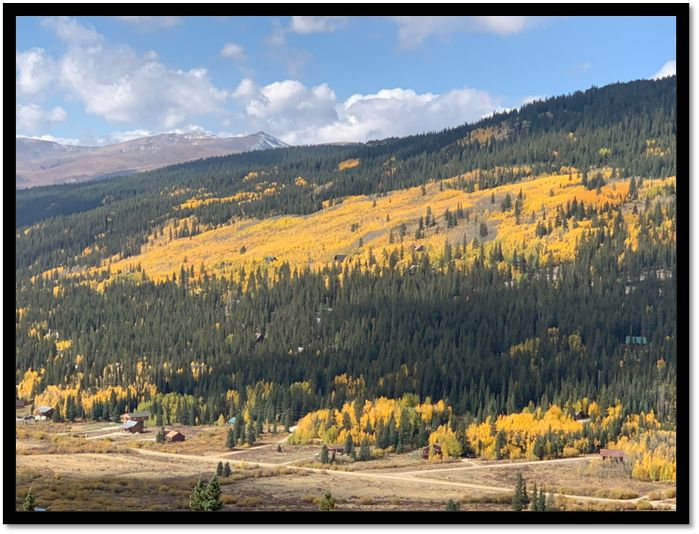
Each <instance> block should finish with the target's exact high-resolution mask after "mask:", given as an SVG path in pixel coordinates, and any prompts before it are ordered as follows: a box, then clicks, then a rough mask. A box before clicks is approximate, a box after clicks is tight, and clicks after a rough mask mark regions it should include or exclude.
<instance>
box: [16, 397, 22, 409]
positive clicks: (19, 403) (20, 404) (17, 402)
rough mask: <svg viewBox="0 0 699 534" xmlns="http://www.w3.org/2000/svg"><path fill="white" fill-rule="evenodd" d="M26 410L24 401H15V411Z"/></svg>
mask: <svg viewBox="0 0 699 534" xmlns="http://www.w3.org/2000/svg"><path fill="white" fill-rule="evenodd" d="M20 408H24V401H23V400H22V399H15V410H19V409H20Z"/></svg>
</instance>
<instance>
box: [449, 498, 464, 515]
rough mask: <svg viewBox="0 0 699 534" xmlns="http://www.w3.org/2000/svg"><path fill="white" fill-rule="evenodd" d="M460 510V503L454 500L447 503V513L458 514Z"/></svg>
mask: <svg viewBox="0 0 699 534" xmlns="http://www.w3.org/2000/svg"><path fill="white" fill-rule="evenodd" d="M459 510H461V503H459V502H457V501H455V500H454V499H449V502H448V503H447V509H446V511H447V512H458V511H459Z"/></svg>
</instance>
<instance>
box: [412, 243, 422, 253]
mask: <svg viewBox="0 0 699 534" xmlns="http://www.w3.org/2000/svg"><path fill="white" fill-rule="evenodd" d="M410 248H411V250H412V251H413V252H422V251H423V250H425V245H413V246H412V247H410Z"/></svg>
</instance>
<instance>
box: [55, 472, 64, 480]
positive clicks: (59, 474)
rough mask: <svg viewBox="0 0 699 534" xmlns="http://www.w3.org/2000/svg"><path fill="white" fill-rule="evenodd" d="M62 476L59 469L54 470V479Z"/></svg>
mask: <svg viewBox="0 0 699 534" xmlns="http://www.w3.org/2000/svg"><path fill="white" fill-rule="evenodd" d="M62 476H63V473H61V472H60V471H56V472H55V473H54V474H53V478H55V479H56V480H61V477H62Z"/></svg>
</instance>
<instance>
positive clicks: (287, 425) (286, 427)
mask: <svg viewBox="0 0 699 534" xmlns="http://www.w3.org/2000/svg"><path fill="white" fill-rule="evenodd" d="M290 428H291V411H290V410H287V411H286V413H285V414H284V432H289V429H290Z"/></svg>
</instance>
